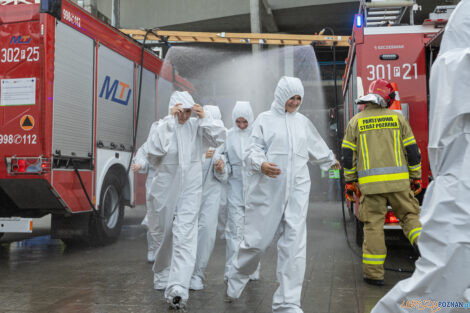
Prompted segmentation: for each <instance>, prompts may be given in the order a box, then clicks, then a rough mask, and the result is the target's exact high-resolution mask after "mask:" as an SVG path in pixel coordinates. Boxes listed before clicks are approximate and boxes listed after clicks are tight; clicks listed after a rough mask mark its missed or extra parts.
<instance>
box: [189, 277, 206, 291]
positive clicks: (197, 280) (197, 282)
mask: <svg viewBox="0 0 470 313" xmlns="http://www.w3.org/2000/svg"><path fill="white" fill-rule="evenodd" d="M189 289H192V290H202V289H204V284H203V283H202V279H201V277H199V276H192V277H191V281H190V283H189Z"/></svg>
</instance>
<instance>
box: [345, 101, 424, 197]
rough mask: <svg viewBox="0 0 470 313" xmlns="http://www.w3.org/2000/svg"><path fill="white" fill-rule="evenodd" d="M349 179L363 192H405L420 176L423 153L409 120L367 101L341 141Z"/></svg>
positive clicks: (347, 178) (346, 176)
mask: <svg viewBox="0 0 470 313" xmlns="http://www.w3.org/2000/svg"><path fill="white" fill-rule="evenodd" d="M342 150H343V166H344V176H345V179H346V182H353V181H358V182H359V186H360V189H361V192H362V193H363V194H378V193H388V192H397V191H403V190H406V189H408V188H410V181H409V179H410V178H414V179H420V178H421V154H420V152H419V148H418V145H417V143H416V140H415V138H414V136H413V132H412V130H411V127H410V125H409V123H408V121H407V120H406V119H405V118H404V117H403V115H401V114H400V113H398V112H395V111H392V110H389V109H386V108H382V107H380V106H379V105H377V104H376V103H372V102H369V103H366V106H365V109H364V111H362V112H360V113H358V114H356V115H355V116H354V117H353V118H352V119H351V120H350V121H349V124H348V126H347V129H346V135H345V136H344V139H343V143H342Z"/></svg>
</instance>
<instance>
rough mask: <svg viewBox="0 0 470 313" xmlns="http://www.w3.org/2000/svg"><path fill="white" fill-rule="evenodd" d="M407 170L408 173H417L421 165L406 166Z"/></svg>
mask: <svg viewBox="0 0 470 313" xmlns="http://www.w3.org/2000/svg"><path fill="white" fill-rule="evenodd" d="M408 169H409V170H410V171H413V172H414V171H419V170H420V169H421V163H420V164H417V165H413V166H408Z"/></svg>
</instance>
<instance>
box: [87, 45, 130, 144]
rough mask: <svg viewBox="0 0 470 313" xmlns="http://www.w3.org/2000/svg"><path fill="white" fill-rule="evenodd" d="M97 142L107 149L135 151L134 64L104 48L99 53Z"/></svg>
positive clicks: (101, 46)
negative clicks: (119, 148) (132, 149)
mask: <svg viewBox="0 0 470 313" xmlns="http://www.w3.org/2000/svg"><path fill="white" fill-rule="evenodd" d="M97 80H98V89H97V93H98V95H97V96H98V112H97V113H98V114H97V121H96V128H97V130H96V132H97V136H96V140H97V142H98V141H101V142H102V143H103V144H104V147H105V148H109V147H111V148H113V145H114V147H120V145H124V146H125V148H126V150H129V151H130V150H131V148H132V141H133V140H132V129H133V127H134V123H133V116H134V114H133V109H134V63H133V62H132V61H130V60H129V59H126V58H125V57H123V56H121V55H120V54H118V53H116V52H114V51H112V50H110V49H108V48H107V47H105V46H104V45H100V47H99V49H98V77H97Z"/></svg>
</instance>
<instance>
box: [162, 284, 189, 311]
mask: <svg viewBox="0 0 470 313" xmlns="http://www.w3.org/2000/svg"><path fill="white" fill-rule="evenodd" d="M178 289H179V288H172V290H170V292H169V293H168V297H167V298H166V302H167V303H168V304H169V305H170V308H171V309H174V310H180V309H182V310H184V309H185V308H186V300H183V298H182V297H181V295H180V294H179V292H178Z"/></svg>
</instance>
